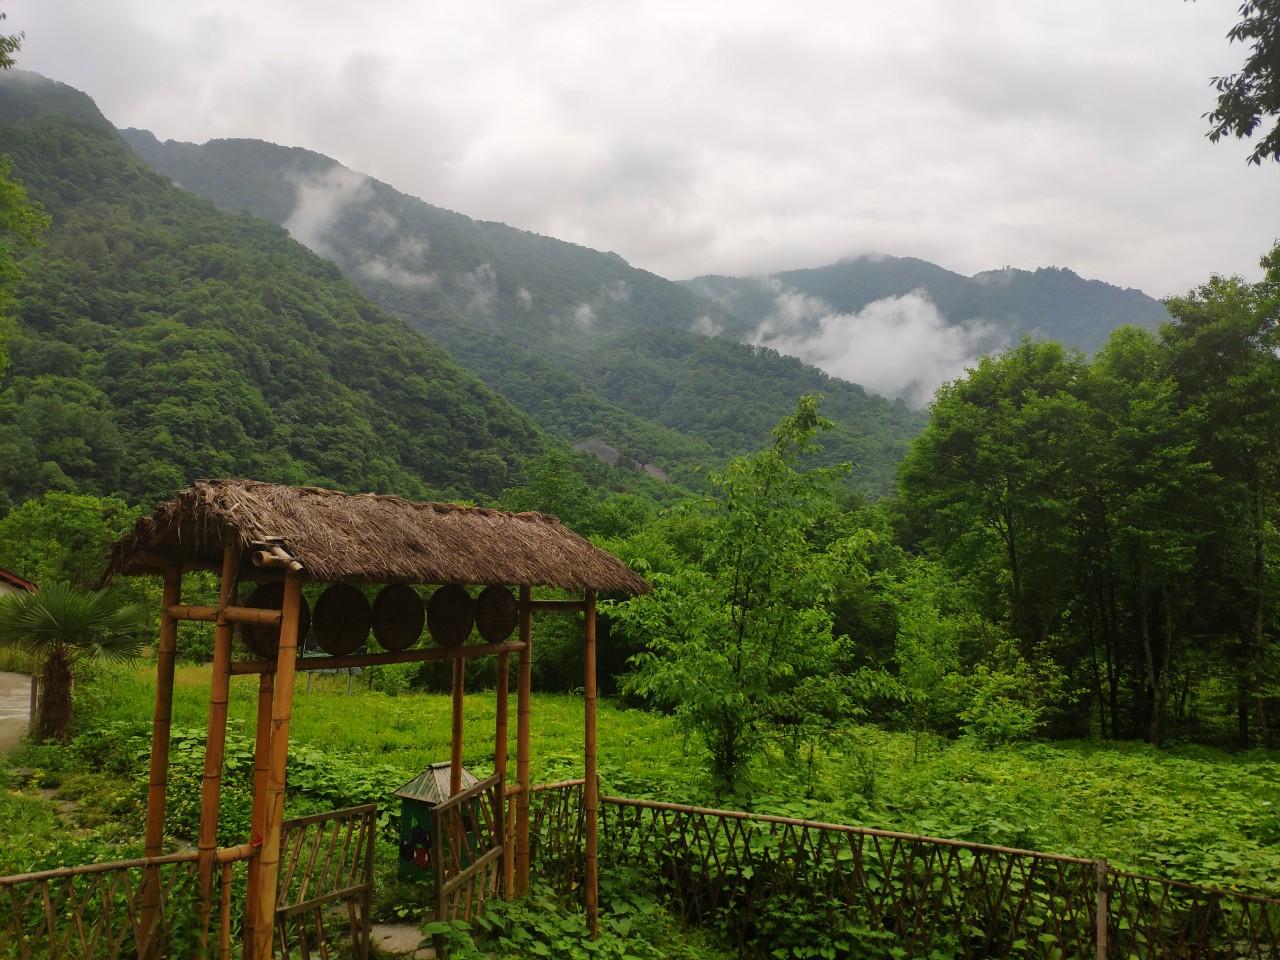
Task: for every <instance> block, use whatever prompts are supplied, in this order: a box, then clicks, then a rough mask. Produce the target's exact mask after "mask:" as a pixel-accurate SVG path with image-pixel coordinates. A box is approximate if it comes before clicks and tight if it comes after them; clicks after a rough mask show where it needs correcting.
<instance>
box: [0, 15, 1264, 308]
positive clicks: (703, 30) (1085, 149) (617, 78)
mask: <svg viewBox="0 0 1280 960" xmlns="http://www.w3.org/2000/svg"><path fill="white" fill-rule="evenodd" d="M1237 7H1238V3H1235V2H1226V0H1223V2H1217V3H1209V2H1200V3H1167V2H1166V3H1153V2H1150V0H1078V2H1075V3H1070V4H1066V3H1060V4H1049V3H1023V2H1017V0H971V2H966V3H955V2H954V0H902V2H899V3H874V2H871V0H861V2H858V0H855V2H849V0H811V2H807V3H802V4H779V3H769V2H765V0H746V2H744V3H741V4H735V5H733V6H732V7H731V8H730V7H726V6H725V5H724V4H723V3H719V2H715V0H682V2H676V0H652V2H644V3H636V4H627V5H622V6H619V5H615V4H599V3H590V2H587V0H557V2H554V3H550V2H546V0H540V2H534V3H530V4H511V3H503V2H500V0H475V2H472V3H465V4H422V3H414V2H411V0H386V2H384V3H379V4H370V5H366V6H363V7H358V8H357V7H353V6H351V5H350V4H347V5H343V4H338V3H337V2H336V0H314V2H313V0H309V2H303V0H277V2H274V3H270V4H262V3H255V4H249V3H247V2H245V0H217V2H215V0H190V2H187V3H182V4H174V3H166V2H163V0H116V2H113V3H110V4H105V3H101V2H100V0H59V2H57V3H51V2H49V0H9V2H7V3H6V4H5V10H6V12H7V13H8V15H9V19H8V20H7V21H6V29H10V30H15V31H16V30H22V31H25V33H26V42H25V43H24V46H23V49H22V51H21V53H20V54H19V57H18V60H19V63H20V65H21V66H23V67H26V68H28V69H32V70H38V71H41V72H43V73H46V74H48V75H51V76H53V77H55V78H56V79H60V80H64V81H66V82H68V83H71V84H73V85H75V86H77V87H80V88H82V89H84V90H87V91H88V92H89V93H90V94H91V95H93V96H95V97H96V98H97V99H98V101H99V104H100V105H101V107H102V108H103V110H104V111H105V113H106V114H107V116H108V117H109V118H110V119H111V120H112V121H113V122H115V123H116V124H118V125H121V126H138V127H145V128H147V129H150V130H153V131H154V132H155V133H157V134H158V135H159V136H161V137H162V138H175V139H179V140H192V141H203V140H206V139H208V138H210V137H218V136H233V137H261V138H264V139H268V140H272V141H274V142H277V143H284V144H290V145H298V146H305V147H308V148H311V149H314V150H319V151H321V152H323V153H327V154H329V155H331V156H334V157H336V158H337V159H339V160H341V161H342V162H343V163H345V164H346V165H347V166H349V167H351V168H353V169H357V170H362V171H364V172H366V173H369V174H371V175H373V176H376V177H378V178H379V179H380V180H384V181H387V182H389V183H392V184H393V185H395V186H396V187H398V188H400V189H402V190H404V191H406V192H408V193H411V194H414V195H417V196H421V197H423V198H424V199H426V200H428V201H430V202H432V203H436V204H439V205H441V206H445V207H448V208H450V209H455V210H460V211H462V212H464V213H467V214H469V215H472V216H475V217H479V218H482V219H492V220H502V221H505V222H508V223H512V224H514V225H516V226H519V227H523V228H525V229H530V230H535V231H537V232H540V233H545V234H550V235H552V236H558V237H561V238H563V239H567V240H571V241H574V242H578V243H584V244H587V245H589V246H592V247H595V248H597V249H603V250H616V251H617V252H619V253H620V254H621V255H622V256H624V257H626V258H627V259H629V260H631V261H632V262H633V263H636V264H638V265H639V266H642V267H645V268H647V269H651V270H654V271H655V272H657V273H659V274H662V275H664V276H669V277H684V276H693V275H696V274H702V273H725V274H732V275H744V274H749V273H752V272H774V271H777V270H780V269H785V268H788V267H795V266H813V265H816V264H821V263H828V262H831V261H834V260H836V259H838V258H840V257H842V256H845V255H851V254H858V253H862V252H865V251H868V250H883V251H887V252H890V253H893V254H897V255H913V256H919V257H923V258H926V259H931V260H935V261H937V262H940V263H942V264H943V265H944V266H947V267H950V268H952V269H955V270H958V271H959V272H961V273H965V274H971V273H974V272H977V271H979V270H983V269H987V268H990V267H993V266H997V265H1000V264H1006V263H1007V264H1016V265H1018V266H1022V267H1035V266H1041V265H1048V264H1058V265H1062V266H1069V267H1071V268H1072V269H1074V270H1076V271H1077V272H1078V273H1080V274H1082V275H1084V276H1093V277H1099V278H1101V279H1104V280H1108V281H1110V282H1113V283H1118V284H1120V285H1122V286H1138V287H1141V288H1143V289H1145V290H1147V291H1148V292H1150V293H1152V294H1156V295H1162V294H1168V293H1175V292H1180V291H1184V290H1186V289H1187V288H1189V287H1190V286H1192V285H1194V284H1196V283H1198V282H1200V281H1202V280H1203V279H1205V278H1206V277H1207V276H1208V275H1209V273H1210V272H1215V271H1216V272H1222V273H1237V272H1239V273H1243V274H1244V275H1246V276H1257V275H1258V268H1257V259H1258V256H1259V255H1260V254H1261V253H1262V252H1263V251H1264V250H1265V249H1266V248H1268V247H1269V246H1270V245H1271V244H1272V242H1273V241H1274V239H1275V236H1276V232H1277V228H1276V226H1275V218H1274V217H1273V216H1270V215H1268V214H1267V213H1266V211H1269V210H1270V211H1275V210H1280V176H1277V171H1276V170H1275V169H1274V168H1273V167H1272V166H1270V165H1268V166H1266V167H1264V168H1262V169H1257V168H1252V167H1248V166H1247V165H1246V164H1245V163H1244V156H1245V155H1246V153H1247V151H1248V146H1247V145H1246V144H1241V143H1238V142H1235V141H1231V142H1224V143H1221V144H1218V145H1213V144H1209V143H1208V142H1207V141H1206V139H1205V137H1204V130H1205V122H1204V120H1203V119H1202V116H1201V115H1202V114H1203V113H1204V112H1205V111H1207V110H1209V109H1210V108H1211V107H1212V105H1213V92H1212V90H1211V88H1210V86H1209V78H1210V77H1212V76H1215V75H1222V74H1227V73H1231V72H1233V71H1234V70H1236V69H1237V68H1238V67H1239V65H1240V63H1241V62H1242V60H1243V58H1244V56H1245V53H1246V51H1245V49H1244V48H1243V47H1242V46H1241V45H1239V44H1235V45H1230V44H1228V43H1227V41H1226V40H1225V34H1226V32H1227V30H1228V29H1229V27H1230V26H1231V25H1232V24H1233V23H1234V21H1235V20H1236V10H1237ZM335 51H337V52H336V53H335ZM263 91H269V95H265V96H264V95H263ZM299 227H300V230H301V231H302V233H304V234H307V235H311V234H308V233H307V229H306V225H305V224H300V225H299Z"/></svg>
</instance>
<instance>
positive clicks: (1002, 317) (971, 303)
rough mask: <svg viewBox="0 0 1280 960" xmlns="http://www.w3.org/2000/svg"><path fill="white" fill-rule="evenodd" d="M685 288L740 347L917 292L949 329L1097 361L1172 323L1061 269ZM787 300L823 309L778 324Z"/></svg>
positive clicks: (840, 269) (915, 263) (901, 270)
mask: <svg viewBox="0 0 1280 960" xmlns="http://www.w3.org/2000/svg"><path fill="white" fill-rule="evenodd" d="M684 285H685V287H687V288H688V289H689V290H691V291H693V292H694V293H697V294H698V295H699V296H702V297H705V298H706V299H707V300H709V301H711V302H712V303H715V304H716V305H718V306H719V307H721V308H722V310H723V311H724V312H725V313H727V314H728V315H729V316H730V317H731V318H732V319H731V320H730V321H729V322H728V324H726V326H725V327H724V332H725V333H727V334H730V335H732V336H735V337H743V338H747V337H750V336H752V334H753V333H754V332H755V331H756V330H757V329H758V328H759V326H760V324H761V323H763V322H765V321H766V320H768V321H770V322H771V325H772V327H773V331H774V332H775V333H778V334H788V335H795V334H805V333H813V332H814V331H815V330H816V327H817V325H818V322H819V320H820V318H821V316H822V313H821V312H820V311H822V310H823V309H824V308H825V311H826V312H828V313H836V314H850V313H856V312H857V311H859V310H862V309H863V308H865V307H866V306H867V305H868V304H871V303H874V302H875V301H877V300H883V299H885V298H888V297H901V296H904V295H905V294H909V293H912V292H913V291H924V292H925V293H926V294H927V295H928V297H929V299H930V300H932V301H933V303H934V305H935V306H937V308H938V311H939V312H940V313H941V314H942V315H943V317H945V318H946V320H947V322H949V323H951V324H961V323H970V322H973V321H984V322H986V323H987V324H990V325H991V326H992V327H993V332H994V333H995V335H996V339H997V341H999V342H1003V343H1004V344H1013V343H1017V342H1018V341H1019V340H1021V339H1022V337H1024V336H1033V337H1037V338H1041V339H1047V340H1057V341H1058V342H1060V343H1062V344H1064V345H1066V346H1068V347H1073V348H1075V349H1078V350H1083V351H1085V352H1086V353H1093V352H1094V351H1096V350H1098V349H1099V348H1100V347H1101V346H1102V344H1103V343H1104V342H1105V341H1106V339H1107V337H1108V336H1109V335H1110V334H1111V331H1112V330H1114V329H1115V328H1116V327H1119V326H1123V325H1125V324H1128V325H1131V326H1136V327H1143V328H1145V329H1148V330H1157V329H1159V326H1160V324H1162V323H1165V322H1167V321H1168V320H1169V314H1168V311H1166V310H1165V308H1164V306H1163V305H1162V304H1161V303H1160V302H1159V301H1158V300H1155V299H1153V298H1151V297H1149V296H1147V295H1146V294H1145V293H1143V292H1142V291H1141V290H1133V289H1124V288H1121V287H1116V286H1112V285H1111V284H1109V283H1103V282H1102V281H1100V280H1086V279H1084V278H1083V277H1081V276H1078V275H1077V274H1075V273H1073V272H1072V271H1070V270H1066V269H1062V268H1058V267H1042V268H1040V269H1038V270H1018V269H1014V268H1011V267H1010V268H1005V269H1002V270H987V271H984V272H982V273H978V274H975V275H974V276H972V277H966V276H963V275H962V274H959V273H953V272H952V271H950V270H946V269H944V268H942V267H940V266H938V265H937V264H934V263H930V262H928V261H927V260H918V259H915V258H914V257H886V256H864V257H857V258H855V259H850V260H842V261H840V262H839V263H833V264H830V265H829V266H825V267H817V268H814V269H807V270H786V271H783V272H780V273H775V274H771V275H769V276H765V277H720V276H706V277H697V278H695V279H693V280H688V281H685V283H684ZM792 293H800V294H803V295H805V296H807V297H814V298H817V300H819V301H821V302H820V304H817V305H814V306H811V307H810V308H809V309H808V310H806V311H802V312H801V315H800V316H796V315H795V312H794V311H793V312H792V313H791V315H790V316H784V315H783V312H782V311H780V310H779V309H778V307H779V298H780V297H784V296H785V295H787V294H792ZM788 323H790V324H791V325H792V326H791V327H790V328H789V329H788V326H787V324H788Z"/></svg>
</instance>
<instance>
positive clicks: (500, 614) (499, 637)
mask: <svg viewBox="0 0 1280 960" xmlns="http://www.w3.org/2000/svg"><path fill="white" fill-rule="evenodd" d="M519 619H520V615H519V610H518V609H517V607H516V598H515V597H514V596H513V595H512V593H511V591H510V590H508V589H507V588H506V587H485V588H484V589H483V590H481V591H480V596H478V597H476V630H478V631H479V632H480V636H482V637H484V638H485V639H486V640H488V641H489V642H490V643H501V642H502V641H503V640H505V639H507V637H509V636H511V631H513V630H515V628H516V621H517V620H519Z"/></svg>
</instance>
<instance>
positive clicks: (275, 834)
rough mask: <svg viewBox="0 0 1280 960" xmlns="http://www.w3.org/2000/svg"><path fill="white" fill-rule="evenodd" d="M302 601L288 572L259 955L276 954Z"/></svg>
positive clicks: (257, 917)
mask: <svg viewBox="0 0 1280 960" xmlns="http://www.w3.org/2000/svg"><path fill="white" fill-rule="evenodd" d="M301 607H302V577H301V576H300V575H299V574H298V573H296V572H294V571H292V570H291V571H289V572H288V573H287V574H286V575H285V578H284V604H283V612H282V615H281V617H280V648H279V651H278V653H277V655H276V682H275V696H274V697H273V698H272V703H271V747H270V762H269V763H268V765H267V787H266V805H265V810H264V813H263V830H262V847H261V849H260V850H259V851H258V889H257V898H256V900H255V905H254V914H253V915H254V921H255V923H256V924H257V926H256V928H255V930H254V935H253V954H252V956H253V960H270V958H271V940H272V930H273V928H274V926H275V914H276V893H277V884H278V883H279V880H280V825H281V823H282V822H283V821H284V775H285V763H286V761H287V760H288V757H289V722H290V720H291V719H292V713H293V677H294V658H295V657H296V655H297V649H298V618H299V613H300V611H301Z"/></svg>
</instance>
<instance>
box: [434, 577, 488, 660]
mask: <svg viewBox="0 0 1280 960" xmlns="http://www.w3.org/2000/svg"><path fill="white" fill-rule="evenodd" d="M475 619H476V606H475V601H474V600H472V599H471V595H470V594H469V593H467V591H466V590H464V589H463V588H462V587H459V586H456V585H453V584H451V585H449V586H447V587H441V588H440V589H439V590H437V591H436V592H435V593H433V594H432V595H431V599H430V601H428V603H427V629H428V630H429V631H431V639H432V640H434V641H435V642H436V643H438V644H440V646H442V647H456V646H459V645H461V644H462V643H464V642H466V639H467V634H469V633H470V632H471V626H472V624H474V623H475Z"/></svg>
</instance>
